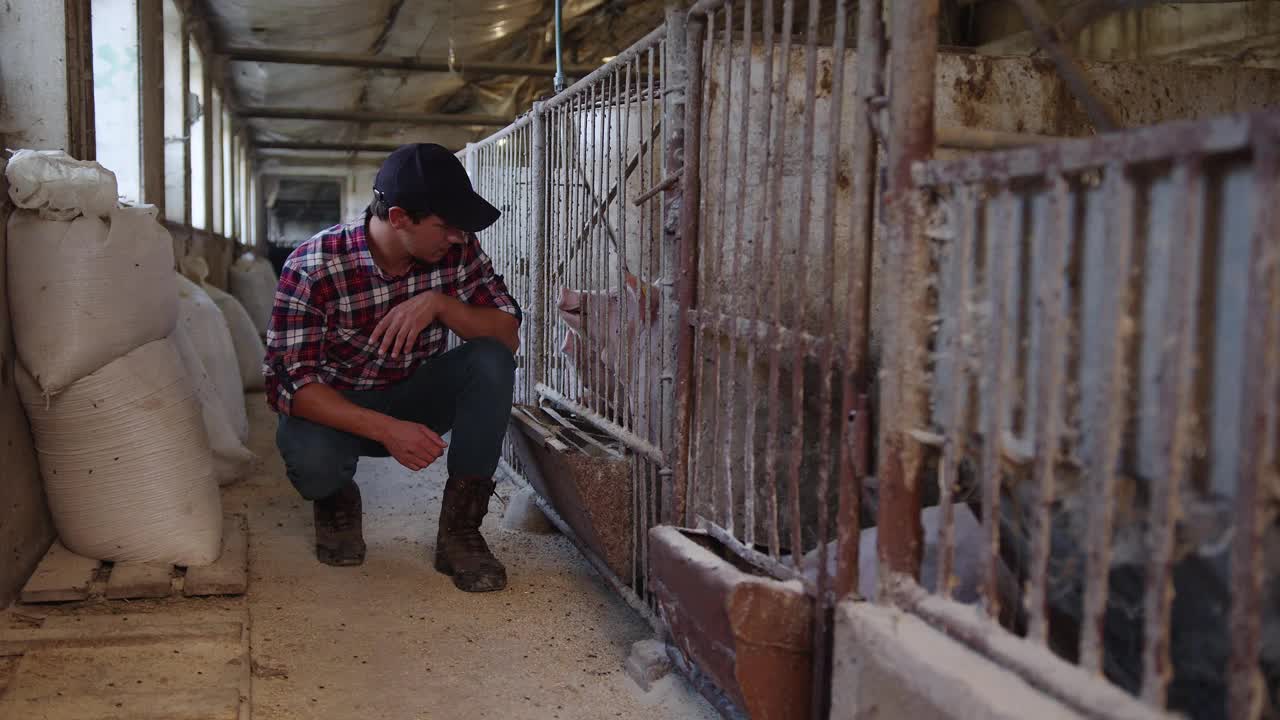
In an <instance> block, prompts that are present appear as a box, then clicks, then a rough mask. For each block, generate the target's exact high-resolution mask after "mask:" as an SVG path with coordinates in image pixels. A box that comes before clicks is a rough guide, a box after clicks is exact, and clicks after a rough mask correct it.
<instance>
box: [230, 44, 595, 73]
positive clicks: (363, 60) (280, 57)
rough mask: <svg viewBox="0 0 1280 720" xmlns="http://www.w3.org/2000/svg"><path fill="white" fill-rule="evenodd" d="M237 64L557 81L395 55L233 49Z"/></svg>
mask: <svg viewBox="0 0 1280 720" xmlns="http://www.w3.org/2000/svg"><path fill="white" fill-rule="evenodd" d="M222 54H223V55H224V56H225V57H226V58H227V59H228V60H231V61H233V62H262V63H278V64H282V65H325V66H331V67H358V68H372V69H378V70H400V71H402V72H438V73H452V72H459V73H470V74H472V75H528V76H534V77H554V76H555V74H556V72H557V68H556V66H555V65H541V64H536V63H514V62H483V61H474V62H464V63H459V62H457V61H454V62H453V64H452V65H450V63H449V59H448V58H436V59H425V58H416V57H398V56H394V55H356V54H351V53H333V52H314V51H310V50H284V49H279V48H250V47H231V48H227V49H226V51H224V52H223V53H222ZM594 69H595V68H594V67H592V66H590V65H574V66H571V67H568V68H561V71H562V72H567V73H568V74H570V75H574V76H583V75H587V74H588V73H590V72H591V71H592V70H594Z"/></svg>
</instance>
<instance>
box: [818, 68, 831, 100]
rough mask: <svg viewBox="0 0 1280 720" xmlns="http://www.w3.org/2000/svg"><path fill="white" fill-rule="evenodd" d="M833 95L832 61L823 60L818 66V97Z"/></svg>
mask: <svg viewBox="0 0 1280 720" xmlns="http://www.w3.org/2000/svg"><path fill="white" fill-rule="evenodd" d="M830 94H831V61H830V60H825V59H824V60H823V61H822V62H821V63H820V64H819V65H818V92H817V97H820V98H824V97H827V96H828V95H830Z"/></svg>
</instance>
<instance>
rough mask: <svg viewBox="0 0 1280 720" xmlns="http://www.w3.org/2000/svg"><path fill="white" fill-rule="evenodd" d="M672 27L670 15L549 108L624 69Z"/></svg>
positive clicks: (558, 96)
mask: <svg viewBox="0 0 1280 720" xmlns="http://www.w3.org/2000/svg"><path fill="white" fill-rule="evenodd" d="M680 14H681V15H683V14H684V13H683V12H680ZM670 27H671V15H670V13H668V15H667V23H666V24H664V25H659V26H658V27H656V28H654V29H653V30H650V31H649V34H648V35H645V36H644V37H642V38H640V39H639V40H637V41H636V42H635V44H633V45H632V46H631V47H629V48H627V49H626V50H623V51H622V52H620V53H618V54H617V55H615V56H614V58H613V59H612V60H610V61H609V62H607V63H605V64H604V65H601V66H600V67H598V68H596V69H594V70H592V71H591V72H590V73H587V74H586V75H585V76H584V77H583V78H582V79H581V80H578V81H577V82H575V83H574V84H572V85H570V86H569V87H567V88H565V89H564V90H563V91H561V92H559V93H556V96H555V97H553V98H551V99H550V100H547V101H546V103H547V107H548V108H554V107H559V106H560V105H562V104H564V103H566V102H568V101H569V100H570V99H571V98H575V97H577V95H578V93H579V92H581V91H582V90H583V89H584V88H587V87H590V86H592V85H594V84H596V83H598V82H600V81H601V80H603V79H604V78H606V77H608V76H609V73H611V72H613V71H614V68H617V67H622V66H623V65H625V64H627V63H629V62H631V61H632V60H633V59H634V58H636V57H638V56H639V55H640V53H643V52H644V51H645V50H648V49H649V48H651V47H654V46H656V45H657V44H658V43H660V42H662V40H663V39H664V38H666V37H667V33H668V28H670Z"/></svg>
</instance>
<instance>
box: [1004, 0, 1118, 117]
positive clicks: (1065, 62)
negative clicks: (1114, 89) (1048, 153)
mask: <svg viewBox="0 0 1280 720" xmlns="http://www.w3.org/2000/svg"><path fill="white" fill-rule="evenodd" d="M1014 4H1016V5H1017V6H1018V9H1019V10H1020V11H1021V12H1022V17H1023V18H1024V19H1025V20H1026V21H1027V27H1028V28H1030V29H1031V34H1032V35H1034V36H1035V38H1036V42H1037V43H1039V44H1040V47H1041V48H1043V49H1044V51H1045V53H1046V54H1048V55H1049V57H1050V58H1051V59H1052V60H1053V64H1054V65H1056V66H1057V67H1058V74H1060V75H1062V80H1063V82H1065V83H1066V84H1067V87H1068V88H1070V90H1071V94H1072V95H1075V96H1076V100H1079V101H1080V105H1081V106H1082V107H1083V108H1084V112H1085V114H1086V115H1088V116H1089V120H1090V121H1092V122H1093V126H1094V128H1095V129H1096V130H1097V131H1098V132H1113V131H1115V130H1117V129H1118V128H1119V127H1120V125H1119V123H1118V122H1117V121H1116V114H1115V112H1114V111H1112V109H1111V108H1110V107H1109V106H1108V105H1107V104H1106V103H1105V102H1103V101H1102V99H1101V98H1099V97H1098V94H1097V92H1096V91H1095V90H1094V89H1093V84H1092V83H1091V82H1090V81H1089V77H1088V75H1087V74H1085V71H1084V66H1083V65H1081V64H1080V61H1079V60H1078V59H1076V56H1075V54H1073V53H1072V52H1071V49H1070V48H1068V47H1067V45H1066V43H1064V42H1062V38H1061V37H1059V36H1058V31H1057V30H1055V29H1054V27H1053V22H1052V21H1051V20H1049V17H1048V15H1046V14H1045V12H1044V8H1042V7H1040V4H1039V3H1038V2H1036V0H1014Z"/></svg>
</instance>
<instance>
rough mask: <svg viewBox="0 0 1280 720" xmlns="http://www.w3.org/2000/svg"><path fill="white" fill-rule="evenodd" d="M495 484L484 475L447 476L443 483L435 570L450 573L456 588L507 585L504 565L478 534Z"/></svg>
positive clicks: (477, 589) (483, 588)
mask: <svg viewBox="0 0 1280 720" xmlns="http://www.w3.org/2000/svg"><path fill="white" fill-rule="evenodd" d="M495 485H496V483H495V482H494V480H493V478H486V477H470V478H454V477H450V478H449V481H448V482H447V483H445V486H444V500H443V501H442V502H441V503H440V532H439V533H438V534H437V535H436V563H435V564H436V570H439V571H440V572H442V573H444V574H446V575H452V576H453V584H454V585H456V586H457V587H458V589H459V590H464V591H466V592H489V591H492V590H501V589H503V588H504V587H506V586H507V569H506V568H505V567H503V566H502V563H501V562H499V561H498V558H496V557H494V556H493V553H492V552H490V551H489V545H488V543H486V542H485V541H484V538H483V537H482V536H481V535H480V523H481V521H483V520H484V516H485V513H487V512H488V511H489V495H490V494H491V493H492V492H493V488H494V486H495Z"/></svg>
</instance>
